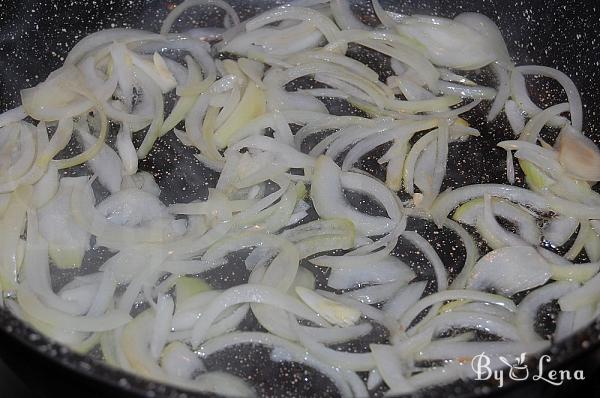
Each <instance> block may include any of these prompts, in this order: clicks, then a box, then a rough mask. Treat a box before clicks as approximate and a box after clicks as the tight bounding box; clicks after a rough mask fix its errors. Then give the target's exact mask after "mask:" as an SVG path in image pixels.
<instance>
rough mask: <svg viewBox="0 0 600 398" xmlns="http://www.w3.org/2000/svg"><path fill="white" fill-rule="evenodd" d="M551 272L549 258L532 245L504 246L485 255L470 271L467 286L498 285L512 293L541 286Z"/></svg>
mask: <svg viewBox="0 0 600 398" xmlns="http://www.w3.org/2000/svg"><path fill="white" fill-rule="evenodd" d="M550 276H551V270H550V266H549V265H548V262H547V261H546V260H545V259H544V258H543V257H542V256H541V255H540V254H539V253H538V252H537V250H535V249H534V248H533V247H531V246H513V247H503V248H501V249H497V250H494V251H492V252H490V253H488V254H486V255H485V256H483V257H482V258H481V259H480V260H479V261H478V262H477V264H475V267H474V268H473V272H472V273H471V277H470V279H469V281H468V283H467V286H468V287H469V288H472V289H486V288H489V287H493V288H495V289H496V290H497V291H498V292H500V293H501V294H504V295H507V296H512V295H513V294H515V293H517V292H520V291H523V290H527V289H531V288H534V287H537V286H541V285H543V284H544V283H546V281H548V279H549V278H550Z"/></svg>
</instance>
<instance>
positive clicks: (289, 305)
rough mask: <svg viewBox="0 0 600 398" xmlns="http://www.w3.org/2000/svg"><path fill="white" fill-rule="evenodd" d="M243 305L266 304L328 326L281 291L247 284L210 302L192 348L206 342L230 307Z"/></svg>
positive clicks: (196, 328)
mask: <svg viewBox="0 0 600 398" xmlns="http://www.w3.org/2000/svg"><path fill="white" fill-rule="evenodd" d="M241 303H264V304H269V305H273V306H276V307H278V308H282V309H285V310H287V311H290V312H292V313H294V314H296V315H298V316H300V317H302V318H304V319H307V320H310V321H312V322H315V323H316V324H317V325H321V326H326V325H327V322H324V321H323V320H322V319H321V318H320V317H318V316H316V315H315V314H314V313H313V312H312V311H311V310H310V309H309V308H308V307H306V306H305V305H304V304H302V303H301V302H299V301H298V300H297V299H295V298H292V297H291V296H288V295H286V294H284V293H281V292H280V291H279V290H277V289H275V288H272V287H269V286H264V285H252V284H245V285H240V286H235V287H232V288H230V289H228V290H226V291H224V292H223V293H222V294H221V295H220V296H219V297H217V298H215V299H214V300H212V301H211V302H210V304H209V305H208V307H207V308H206V311H205V312H204V313H203V314H202V315H201V316H200V318H198V321H197V322H196V324H195V325H194V329H193V331H192V346H194V347H198V346H199V345H200V343H202V341H204V339H205V336H206V333H207V331H208V328H209V327H210V326H211V324H212V323H213V322H214V320H215V319H216V318H217V317H218V316H219V314H221V312H223V311H224V310H226V309H227V308H228V307H230V306H232V305H236V304H241Z"/></svg>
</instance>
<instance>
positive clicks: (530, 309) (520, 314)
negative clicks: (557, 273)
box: [515, 282, 579, 343]
mask: <svg viewBox="0 0 600 398" xmlns="http://www.w3.org/2000/svg"><path fill="white" fill-rule="evenodd" d="M578 287H579V285H578V284H577V283H573V282H554V283H551V284H549V285H545V286H543V287H541V288H539V289H536V290H534V291H533V292H531V293H529V294H528V295H527V296H526V297H525V298H524V299H523V300H522V301H521V302H520V303H519V307H518V309H517V316H516V319H515V323H516V325H517V331H518V332H519V337H520V339H521V340H522V341H524V342H527V343H530V342H535V341H539V340H542V337H541V336H540V335H539V334H538V333H537V332H536V331H535V324H536V319H537V315H538V311H539V309H540V307H541V306H542V305H544V304H546V303H549V302H551V301H552V300H558V299H560V298H561V297H563V296H564V295H566V294H568V293H570V292H572V291H575V290H577V288H578Z"/></svg>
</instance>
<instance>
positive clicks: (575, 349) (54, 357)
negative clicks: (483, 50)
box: [0, 0, 600, 398]
mask: <svg viewBox="0 0 600 398" xmlns="http://www.w3.org/2000/svg"><path fill="white" fill-rule="evenodd" d="M230 3H231V4H232V5H233V6H234V7H235V8H236V10H238V11H239V12H240V14H241V15H242V16H243V17H248V16H250V15H252V14H254V13H256V12H257V11H259V10H261V9H264V8H265V7H268V6H271V5H274V4H280V3H281V2H274V1H255V0H254V1H237V0H236V1H230ZM353 3H354V5H355V10H356V11H357V12H361V13H363V14H365V15H367V16H366V17H365V19H366V20H368V19H369V17H368V14H371V10H370V8H369V6H368V4H369V3H368V2H365V1H363V2H360V1H354V2H353ZM382 3H383V4H384V5H385V6H386V7H393V8H394V9H395V10H397V11H400V12H404V13H420V14H435V15H443V16H449V17H452V16H454V15H456V14H458V13H460V12H463V11H475V12H482V13H484V14H485V15H487V16H489V17H491V18H492V19H493V20H495V21H496V22H497V23H498V25H499V26H500V29H501V31H502V33H503V34H504V37H505V38H506V41H507V44H508V48H509V51H510V53H511V54H512V55H513V57H514V59H515V60H516V61H517V62H518V63H519V64H529V63H534V64H541V65H547V66H552V67H555V68H558V69H560V70H562V71H564V72H566V73H567V74H568V75H570V76H571V77H572V78H573V80H574V81H575V83H576V85H577V86H578V87H579V88H580V90H581V94H582V97H583V103H584V115H585V121H584V126H585V131H586V132H587V133H588V134H589V135H590V136H592V137H593V138H594V139H595V140H596V142H598V138H599V137H600V130H599V129H600V114H598V111H597V108H598V106H597V105H596V104H597V103H598V102H599V100H600V81H599V77H600V5H596V2H593V1H588V2H582V1H575V0H570V1H558V0H550V1H539V0H532V1H525V0H523V1H510V0H481V1H474V0H454V1H450V0H446V1H441V0H437V1H435V0H407V1H387V2H386V1H382ZM172 6H173V4H172V3H170V2H166V1H153V0H146V1H144V0H123V1H119V0H93V1H89V0H86V1H56V0H54V1H45V2H36V1H30V0H25V1H16V0H11V1H7V0H4V1H2V2H1V3H0V109H1V110H5V109H8V108H11V107H13V106H15V105H17V104H18V102H19V94H18V93H19V89H21V88H25V87H30V86H33V85H35V84H37V83H38V82H40V81H42V80H43V79H44V78H45V77H46V76H47V75H48V73H49V72H50V71H52V70H53V69H55V68H57V67H59V66H60V65H61V63H62V61H63V60H64V57H65V55H66V54H67V52H68V50H69V48H71V47H72V46H73V44H75V43H76V42H77V41H78V40H79V39H81V38H82V37H84V36H85V35H87V34H89V33H92V32H95V31H97V30H100V29H106V28H114V27H123V26H126V27H135V28H144V29H149V30H154V31H157V30H158V27H159V26H160V21H161V20H162V19H163V18H164V16H165V15H166V14H167V12H168V10H169V9H170V8H172ZM216 15H218V14H217V12H216V11H214V10H210V9H209V10H208V11H206V10H205V11H194V12H191V13H190V14H189V16H186V17H185V18H183V19H182V20H181V22H180V23H179V25H178V26H180V27H182V28H185V27H192V26H203V25H202V24H205V23H207V21H214V20H215V16H216ZM537 83H538V84H541V85H542V87H543V88H544V89H543V90H540V91H532V94H533V95H534V96H535V97H536V100H538V101H539V102H540V103H541V104H543V105H547V104H549V103H551V102H553V101H557V100H559V99H561V97H560V96H561V94H560V92H559V91H558V90H557V89H556V87H554V86H548V85H547V82H544V81H540V82H537ZM546 86H548V87H546ZM532 87H533V86H532ZM548 93H549V94H548ZM484 111H485V107H482V108H481V109H479V110H478V111H477V112H474V113H473V114H472V115H470V116H469V121H470V122H471V123H472V124H474V125H476V126H477V127H479V128H480V130H481V131H482V137H481V138H476V139H473V140H470V141H469V142H468V143H465V144H458V145H456V146H455V147H454V148H452V149H453V150H452V156H451V159H450V166H449V167H450V169H451V170H453V171H452V172H451V173H449V176H448V178H447V180H446V181H445V186H459V185H464V184H467V183H475V182H503V181H504V152H503V151H501V150H500V149H498V148H496V147H495V145H494V142H496V141H498V140H499V139H502V138H503V137H508V136H510V135H509V133H508V130H507V126H506V121H505V120H503V117H500V118H499V120H498V121H497V122H495V123H493V124H492V125H486V124H485V123H484V122H483V121H482V115H484ZM190 154H191V153H190V150H188V149H184V148H182V147H181V146H180V145H179V144H178V143H177V141H176V139H174V138H173V137H172V135H167V136H165V138H164V139H162V140H161V141H160V142H159V145H158V146H157V148H156V149H155V150H153V152H152V153H151V155H150V156H149V158H148V159H146V160H144V162H142V167H144V168H145V169H147V170H149V171H152V172H154V174H156V175H157V179H158V181H159V184H160V185H161V188H163V191H164V192H165V194H164V195H163V199H164V200H165V201H166V202H169V203H172V202H174V201H189V200H192V199H196V198H198V197H202V196H203V195H205V192H206V187H207V185H211V184H213V183H214V181H215V176H214V174H210V173H209V172H208V171H206V170H205V169H203V168H201V166H200V165H199V164H198V163H197V162H195V160H194V159H193V157H192V156H190ZM363 167H365V168H367V169H369V170H370V171H372V172H373V173H374V174H378V173H380V172H381V170H377V168H376V166H375V165H374V163H373V162H369V160H368V159H367V160H366V161H365V162H364V164H363ZM367 207H368V206H367ZM369 210H373V209H369ZM413 227H414V228H417V229H418V230H419V231H420V232H422V233H423V234H424V235H425V236H426V237H427V238H428V239H430V240H431V241H432V242H433V244H434V246H435V247H436V248H437V249H439V251H440V253H444V254H445V255H444V256H443V260H444V262H445V264H446V266H447V267H448V268H449V269H450V270H451V272H457V271H458V268H457V264H460V263H461V260H462V258H463V256H464V253H463V250H462V249H457V248H456V245H455V241H454V239H453V238H452V237H451V236H448V235H447V234H444V233H440V232H439V231H437V230H435V229H434V228H433V227H432V226H430V225H425V224H416V225H414V226H413ZM396 252H397V254H398V255H400V256H401V257H402V258H403V259H404V260H405V261H407V262H409V263H411V264H412V265H413V266H414V267H415V268H416V269H417V271H418V272H419V274H420V277H421V278H423V279H426V278H427V277H428V275H427V270H428V267H426V266H424V262H423V259H422V258H421V256H420V255H419V254H418V253H416V252H415V251H414V250H412V249H411V248H410V247H408V246H406V245H404V244H403V243H402V242H400V245H399V247H398V249H397V250H396ZM101 254H102V253H100V252H98V253H95V254H94V255H96V257H99V256H100V255H101ZM104 254H105V253H104ZM92 260H93V259H92ZM96 260H98V258H96ZM90 261H91V260H90ZM92 262H93V261H92ZM237 277H238V278H239V277H243V276H242V275H238V276H237ZM235 279H236V278H235V277H232V278H231V280H229V281H224V279H223V278H221V283H234V282H235ZM215 282H218V281H215ZM247 323H248V326H247V327H252V325H251V320H249V321H248V322H247ZM599 330H600V323H596V324H595V325H592V326H590V327H589V328H587V329H586V330H584V331H582V332H580V333H578V334H577V335H576V336H573V337H572V338H571V339H568V340H567V341H566V342H564V343H562V344H560V345H556V346H554V347H552V349H551V351H552V352H551V354H552V358H553V360H552V364H553V365H557V366H561V367H563V366H576V367H577V366H584V365H583V364H584V363H586V364H588V362H591V363H598V360H597V350H595V351H594V350H593V349H595V348H596V347H597V346H598V343H599V340H600V337H599V336H600V331H599ZM371 337H372V338H374V339H378V338H381V336H377V335H374V336H371ZM359 345H360V344H359ZM356 348H357V349H359V350H360V349H361V347H358V346H357V347H356ZM363 349H364V348H363ZM0 353H3V354H5V355H8V359H10V361H11V363H13V364H15V368H18V369H19V373H20V374H21V375H22V376H23V377H24V378H26V380H27V381H28V383H31V384H30V386H31V387H32V388H33V389H35V390H36V391H38V392H39V391H45V392H46V394H45V396H55V395H54V394H55V393H56V391H58V390H55V387H57V386H58V388H60V386H61V385H62V386H63V388H65V389H70V388H73V389H74V388H76V387H77V390H76V391H77V392H78V393H80V394H85V396H107V395H115V396H120V395H122V394H125V392H127V393H129V394H136V395H144V396H148V397H153V396H166V397H180V396H181V397H183V396H191V395H192V394H187V393H183V392H181V391H179V390H177V389H175V388H172V387H168V386H165V385H161V384H157V383H153V382H149V381H147V380H143V379H141V378H138V377H135V376H132V375H129V374H126V373H123V372H121V371H119V370H116V369H112V368H110V367H108V366H105V365H103V364H100V363H98V362H97V361H95V360H94V359H93V358H91V357H84V356H80V355H77V354H74V353H72V352H69V351H68V350H67V349H65V348H63V347H61V346H59V345H56V344H54V343H52V342H49V341H48V340H47V339H46V338H44V337H43V336H40V335H39V334H37V333H35V332H34V331H32V330H31V329H30V328H29V327H27V326H26V325H24V324H22V323H21V322H20V321H18V320H16V319H15V318H14V317H12V316H11V315H10V314H9V313H8V312H6V311H4V310H2V309H0ZM581 354H583V355H584V356H583V359H581ZM40 355H41V356H40ZM576 356H579V357H580V359H579V362H575V365H572V362H569V364H567V362H568V361H570V360H571V359H573V358H574V357H576ZM268 358H269V357H268V351H266V350H263V349H253V350H232V351H231V352H227V353H225V354H224V355H221V356H218V357H215V358H211V359H209V361H208V363H207V364H208V365H209V367H212V368H214V369H227V370H230V371H232V372H233V373H235V374H238V375H244V376H246V377H248V378H250V379H251V383H254V384H255V385H256V387H257V391H258V392H259V393H260V394H261V395H262V396H284V395H285V396H335V395H336V394H335V389H334V388H332V386H331V385H330V382H329V381H328V380H327V379H326V378H324V377H322V376H320V375H318V374H316V373H315V372H313V371H311V370H310V369H307V368H305V367H302V366H300V365H291V364H287V365H277V364H273V363H271V362H270V361H269V360H268ZM590 358H593V359H590ZM41 364H43V366H44V367H43V368H42V370H41V371H40V370H39V369H37V370H36V366H37V367H38V368H39V366H40V365H41ZM588 365H589V364H588ZM588 365H586V366H588ZM32 375H33V376H34V377H27V376H32ZM38 383H39V384H38ZM596 386H597V385H596ZM37 387H39V388H37ZM511 388H512V390H511ZM542 388H545V386H544V385H539V384H538V385H537V386H536V385H533V386H532V385H531V384H527V385H526V384H520V385H513V386H509V387H505V388H504V389H503V390H501V391H497V390H496V389H495V388H494V385H493V384H475V383H457V384H455V385H453V386H450V387H445V388H436V389H432V390H427V391H423V392H422V393H421V394H420V395H422V396H431V397H453V396H456V397H459V396H460V397H462V396H472V395H481V394H489V393H492V392H495V393H498V392H500V393H505V394H515V395H514V396H523V395H525V394H530V395H532V394H533V396H542V395H538V394H543V395H544V396H545V398H547V397H551V396H553V394H554V393H555V392H556V391H557V390H552V389H545V390H540V389H542ZM540 391H542V392H540ZM0 396H2V389H1V386H0ZM554 396H560V395H554Z"/></svg>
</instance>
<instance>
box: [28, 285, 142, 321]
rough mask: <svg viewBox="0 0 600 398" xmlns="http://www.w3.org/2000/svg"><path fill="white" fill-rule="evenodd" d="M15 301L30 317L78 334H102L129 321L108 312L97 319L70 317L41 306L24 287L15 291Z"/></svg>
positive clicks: (126, 315)
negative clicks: (16, 300)
mask: <svg viewBox="0 0 600 398" xmlns="http://www.w3.org/2000/svg"><path fill="white" fill-rule="evenodd" d="M17 299H18V301H19V304H20V306H21V308H22V309H23V311H24V312H26V313H27V314H29V315H30V316H32V317H34V318H36V319H38V320H40V321H42V322H44V323H47V324H50V325H55V326H60V327H63V328H68V329H70V330H75V331H79V332H102V331H107V330H112V329H115V328H117V327H119V326H123V325H125V324H126V323H128V322H129V321H130V320H131V317H130V316H129V314H128V313H126V312H122V311H116V310H115V311H110V312H108V313H106V314H105V315H101V316H98V317H87V316H72V315H68V314H66V313H64V312H62V311H58V310H55V309H53V308H50V307H48V306H46V305H45V304H43V303H42V302H41V301H40V300H39V299H38V298H37V297H36V295H35V294H34V293H33V291H32V290H31V289H30V288H29V287H27V286H24V285H20V286H19V289H18V290H17Z"/></svg>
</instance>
